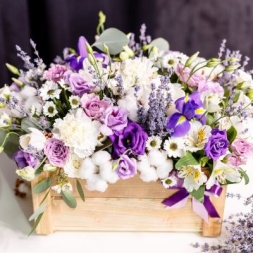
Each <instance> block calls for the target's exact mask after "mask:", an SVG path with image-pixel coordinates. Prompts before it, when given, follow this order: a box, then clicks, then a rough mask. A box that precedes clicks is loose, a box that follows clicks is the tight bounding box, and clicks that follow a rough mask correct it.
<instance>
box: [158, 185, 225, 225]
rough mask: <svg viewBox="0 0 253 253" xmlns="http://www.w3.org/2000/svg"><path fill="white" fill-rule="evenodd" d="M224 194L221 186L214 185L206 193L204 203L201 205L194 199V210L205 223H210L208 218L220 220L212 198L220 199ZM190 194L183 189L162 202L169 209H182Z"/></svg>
mask: <svg viewBox="0 0 253 253" xmlns="http://www.w3.org/2000/svg"><path fill="white" fill-rule="evenodd" d="M221 193H222V188H221V187H220V186H219V185H216V184H215V185H213V186H212V187H211V188H210V189H209V190H206V191H205V194H204V202H203V204H202V203H200V202H199V201H198V200H197V199H195V198H194V197H192V209H193V211H194V212H195V213H196V214H197V215H199V216H200V217H201V218H202V219H203V220H204V221H205V222H207V223H208V217H209V216H210V217H212V218H220V216H219V214H218V212H217V211H216V209H215V207H214V205H213V204H212V202H211V201H210V198H209V197H210V196H215V197H219V196H220V195H221ZM189 196H190V194H189V193H188V191H187V190H186V189H185V188H181V189H180V190H179V191H178V192H176V193H175V194H173V195H172V196H170V197H169V198H167V199H165V200H163V201H162V204H164V205H166V207H167V209H175V208H181V207H183V206H185V204H186V202H187V199H188V197H189Z"/></svg>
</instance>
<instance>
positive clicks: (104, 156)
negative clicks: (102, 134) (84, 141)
mask: <svg viewBox="0 0 253 253" xmlns="http://www.w3.org/2000/svg"><path fill="white" fill-rule="evenodd" d="M91 159H92V162H93V163H94V164H96V165H98V166H100V165H102V164H103V163H105V162H108V161H110V160H111V155H110V153H108V152H106V151H103V150H101V151H98V152H95V153H94V154H93V155H92V157H91Z"/></svg>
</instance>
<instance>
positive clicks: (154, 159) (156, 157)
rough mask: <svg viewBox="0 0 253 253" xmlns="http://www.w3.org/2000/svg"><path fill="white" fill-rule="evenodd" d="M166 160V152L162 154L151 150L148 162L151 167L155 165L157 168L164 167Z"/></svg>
mask: <svg viewBox="0 0 253 253" xmlns="http://www.w3.org/2000/svg"><path fill="white" fill-rule="evenodd" d="M166 159H167V155H166V153H165V151H164V152H162V151H159V150H151V151H150V152H149V153H148V161H149V164H150V165H153V166H156V167H157V166H159V165H163V164H164V162H165V160H166Z"/></svg>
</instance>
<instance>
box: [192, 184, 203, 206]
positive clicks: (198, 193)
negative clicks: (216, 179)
mask: <svg viewBox="0 0 253 253" xmlns="http://www.w3.org/2000/svg"><path fill="white" fill-rule="evenodd" d="M190 194H191V195H192V196H193V197H194V198H195V199H197V200H198V201H199V202H200V203H203V202H204V194H205V186H204V185H201V186H200V187H199V189H198V190H193V191H192V192H190Z"/></svg>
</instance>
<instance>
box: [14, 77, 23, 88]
mask: <svg viewBox="0 0 253 253" xmlns="http://www.w3.org/2000/svg"><path fill="white" fill-rule="evenodd" d="M11 80H12V81H13V82H14V83H16V84H17V85H18V86H20V87H22V86H24V83H22V82H21V81H20V80H18V79H16V78H14V77H12V78H11Z"/></svg>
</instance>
